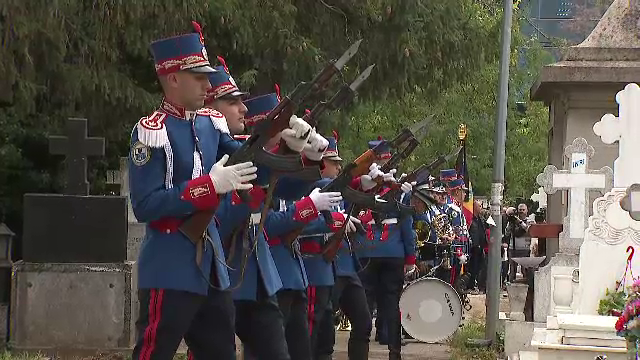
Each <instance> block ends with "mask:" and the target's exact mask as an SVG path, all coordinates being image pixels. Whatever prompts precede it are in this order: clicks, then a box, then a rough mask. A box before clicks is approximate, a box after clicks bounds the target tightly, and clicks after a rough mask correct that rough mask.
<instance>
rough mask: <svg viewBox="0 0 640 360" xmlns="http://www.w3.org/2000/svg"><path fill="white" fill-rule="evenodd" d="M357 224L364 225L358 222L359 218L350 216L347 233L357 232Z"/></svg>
mask: <svg viewBox="0 0 640 360" xmlns="http://www.w3.org/2000/svg"><path fill="white" fill-rule="evenodd" d="M355 224H362V223H361V222H360V220H358V218H355V217H353V216H349V219H347V228H346V229H345V231H346V232H347V233H352V232H356V230H357V228H356V225H355Z"/></svg>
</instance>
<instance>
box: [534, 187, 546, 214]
mask: <svg viewBox="0 0 640 360" xmlns="http://www.w3.org/2000/svg"><path fill="white" fill-rule="evenodd" d="M531 201H535V202H537V203H538V209H543V208H546V207H547V193H546V192H544V188H542V187H539V188H538V192H537V193H535V194H533V195H531Z"/></svg>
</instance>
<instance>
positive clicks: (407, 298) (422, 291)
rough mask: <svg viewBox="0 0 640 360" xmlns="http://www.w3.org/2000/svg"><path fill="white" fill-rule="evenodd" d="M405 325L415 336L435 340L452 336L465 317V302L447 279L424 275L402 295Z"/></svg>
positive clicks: (408, 286)
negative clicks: (463, 307)
mask: <svg viewBox="0 0 640 360" xmlns="http://www.w3.org/2000/svg"><path fill="white" fill-rule="evenodd" d="M400 314H401V316H402V327H403V328H404V330H405V331H406V332H407V333H408V334H409V335H411V336H412V337H413V338H414V339H417V340H420V341H422V342H428V343H434V342H438V341H442V340H444V339H446V338H448V337H449V336H451V335H452V334H453V333H454V332H455V331H456V329H458V326H459V325H460V322H461V321H462V302H461V301H460V297H459V296H458V293H457V292H456V291H455V290H454V289H453V287H451V285H449V284H448V283H446V282H444V281H442V280H440V279H435V278H426V277H425V278H421V279H418V280H416V281H414V282H412V283H410V284H409V285H407V286H406V287H405V288H404V290H403V291H402V295H401V296H400Z"/></svg>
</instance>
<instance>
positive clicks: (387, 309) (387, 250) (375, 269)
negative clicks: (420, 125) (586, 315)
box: [358, 140, 416, 359]
mask: <svg viewBox="0 0 640 360" xmlns="http://www.w3.org/2000/svg"><path fill="white" fill-rule="evenodd" d="M380 141H381V140H378V141H370V142H369V148H374V147H375V146H377V145H378V144H379V143H380ZM380 157H381V159H379V160H381V162H384V161H386V159H388V158H390V157H391V154H390V152H389V151H387V152H385V153H383V154H382V155H381V156H380ZM394 170H395V169H394ZM394 170H392V171H390V173H389V174H383V175H382V176H383V178H389V176H391V178H392V176H393V173H394V172H395V171H394ZM370 177H371V176H370V175H365V176H362V177H361V180H360V185H361V188H362V189H363V190H365V191H366V190H368V189H372V188H373V187H374V185H373V184H375V182H374V181H372V179H370ZM389 190H390V188H388V187H383V189H382V190H381V191H380V193H379V195H384V194H385V193H386V192H387V191H389ZM403 201H404V202H405V203H408V202H409V197H406V199H405V200H403ZM365 217H366V218H361V219H360V220H361V221H362V223H363V224H365V223H371V222H372V221H373V224H371V225H370V226H369V229H368V230H369V231H368V232H369V233H368V236H367V239H364V240H362V241H363V242H364V244H365V245H364V246H362V247H361V248H360V249H359V250H358V256H359V257H360V259H361V263H362V264H363V267H364V269H363V270H362V271H361V272H360V280H361V281H362V284H363V285H364V288H365V291H366V295H367V300H368V304H369V308H370V309H372V308H373V302H374V300H375V302H376V304H377V308H378V316H380V317H381V319H382V320H384V325H383V326H384V327H385V328H386V329H387V341H388V347H389V359H400V358H401V355H400V352H401V346H402V341H401V325H400V309H399V305H398V303H399V301H400V294H401V293H402V286H403V283H404V275H405V273H408V272H411V271H415V262H416V253H415V251H416V250H415V245H416V239H415V232H414V231H413V218H412V217H411V216H405V217H402V218H401V217H400V214H393V213H391V214H380V216H379V221H380V223H376V222H375V221H374V220H372V219H371V217H370V216H368V217H367V216H366V214H365ZM376 331H378V330H377V329H376Z"/></svg>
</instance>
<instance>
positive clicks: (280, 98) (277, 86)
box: [274, 84, 282, 102]
mask: <svg viewBox="0 0 640 360" xmlns="http://www.w3.org/2000/svg"><path fill="white" fill-rule="evenodd" d="M274 87H275V88H276V97H277V98H278V102H279V101H280V100H282V97H280V85H278V84H274Z"/></svg>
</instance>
